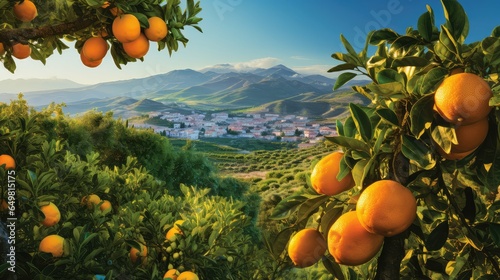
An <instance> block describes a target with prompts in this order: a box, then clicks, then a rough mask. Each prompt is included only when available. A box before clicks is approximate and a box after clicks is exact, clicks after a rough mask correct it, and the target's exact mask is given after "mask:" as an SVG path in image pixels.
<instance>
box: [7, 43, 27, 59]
mask: <svg viewBox="0 0 500 280" xmlns="http://www.w3.org/2000/svg"><path fill="white" fill-rule="evenodd" d="M12 55H13V56H14V57H15V58H17V59H25V58H27V57H29V56H30V55H31V48H30V46H29V45H24V44H20V43H17V44H14V45H12Z"/></svg>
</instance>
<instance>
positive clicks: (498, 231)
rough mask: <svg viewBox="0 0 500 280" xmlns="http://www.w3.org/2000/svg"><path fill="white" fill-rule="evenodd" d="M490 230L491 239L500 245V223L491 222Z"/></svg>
mask: <svg viewBox="0 0 500 280" xmlns="http://www.w3.org/2000/svg"><path fill="white" fill-rule="evenodd" d="M489 230H490V235H491V239H493V242H495V244H496V245H497V246H498V247H500V224H495V223H490V224H489Z"/></svg>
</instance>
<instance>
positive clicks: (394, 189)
mask: <svg viewBox="0 0 500 280" xmlns="http://www.w3.org/2000/svg"><path fill="white" fill-rule="evenodd" d="M356 212H357V214H358V218H359V222H360V223H361V225H362V226H363V227H364V228H365V229H366V230H367V231H369V232H371V233H375V234H380V235H383V236H394V235H396V234H399V233H401V232H403V231H405V230H406V229H407V228H408V227H409V226H410V225H411V224H412V223H413V221H414V220H415V217H416V215H417V201H416V199H415V196H413V193H412V192H411V191H410V190H409V189H408V188H406V187H404V186H403V185H401V184H400V183H398V182H396V181H393V180H380V181H376V182H374V183H373V184H371V185H369V186H368V187H367V188H366V189H365V190H364V191H363V192H362V193H361V195H360V196H359V199H358V202H357V204H356Z"/></svg>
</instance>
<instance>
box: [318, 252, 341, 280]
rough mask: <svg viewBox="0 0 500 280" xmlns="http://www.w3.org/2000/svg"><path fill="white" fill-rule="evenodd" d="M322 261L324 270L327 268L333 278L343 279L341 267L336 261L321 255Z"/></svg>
mask: <svg viewBox="0 0 500 280" xmlns="http://www.w3.org/2000/svg"><path fill="white" fill-rule="evenodd" d="M322 261H323V265H324V266H325V268H326V270H328V272H330V273H331V274H332V275H333V277H334V279H338V280H345V276H344V273H343V272H342V268H341V267H340V265H339V264H338V263H336V262H334V261H332V260H331V259H330V258H327V257H323V259H322Z"/></svg>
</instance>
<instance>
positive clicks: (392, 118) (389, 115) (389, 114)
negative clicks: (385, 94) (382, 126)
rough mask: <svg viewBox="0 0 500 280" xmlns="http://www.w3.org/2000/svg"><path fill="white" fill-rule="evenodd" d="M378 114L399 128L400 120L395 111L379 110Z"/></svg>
mask: <svg viewBox="0 0 500 280" xmlns="http://www.w3.org/2000/svg"><path fill="white" fill-rule="evenodd" d="M377 114H378V115H379V116H380V117H381V118H382V119H383V120H384V121H386V122H387V123H389V124H392V125H394V126H397V127H399V120H398V116H397V115H396V113H394V111H393V110H391V109H387V108H380V109H377Z"/></svg>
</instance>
